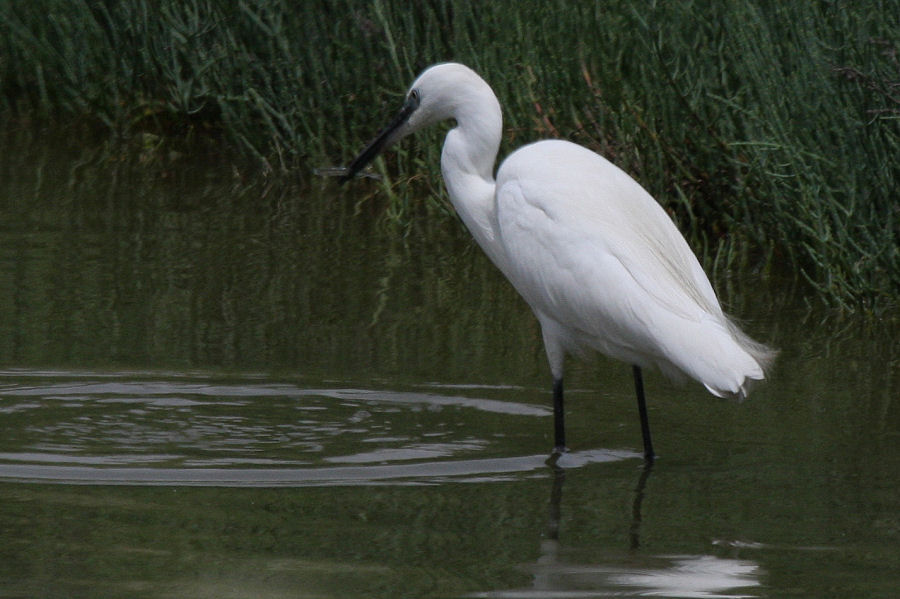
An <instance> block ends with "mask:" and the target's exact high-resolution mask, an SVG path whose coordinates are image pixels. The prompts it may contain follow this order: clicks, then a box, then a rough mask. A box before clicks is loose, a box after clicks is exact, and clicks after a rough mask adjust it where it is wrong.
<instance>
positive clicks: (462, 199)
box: [441, 94, 502, 266]
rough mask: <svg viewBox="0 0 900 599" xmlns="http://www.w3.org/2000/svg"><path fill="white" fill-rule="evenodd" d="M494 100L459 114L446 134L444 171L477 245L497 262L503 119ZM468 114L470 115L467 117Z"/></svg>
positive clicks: (456, 203) (452, 195)
mask: <svg viewBox="0 0 900 599" xmlns="http://www.w3.org/2000/svg"><path fill="white" fill-rule="evenodd" d="M490 99H491V100H493V102H486V103H485V104H483V105H482V106H481V110H480V111H479V112H478V114H477V116H475V117H473V116H471V115H465V114H463V115H457V117H456V121H457V126H456V127H455V128H454V129H451V130H450V131H449V132H448V133H447V138H446V140H445V141H444V149H443V151H442V153H441V172H442V174H443V176H444V183H445V184H446V185H447V192H448V193H449V194H450V201H451V202H453V207H454V208H455V209H456V212H457V213H458V214H459V216H460V218H461V219H462V221H463V223H465V225H466V227H467V228H468V229H469V231H470V232H471V233H472V236H473V237H475V240H476V241H477V242H478V245H480V246H481V247H482V249H483V250H484V251H485V252H486V253H487V254H488V256H489V257H490V258H491V260H493V261H494V263H495V264H497V265H498V266H500V263H499V262H498V260H502V257H501V256H499V255H496V254H497V252H498V249H497V248H496V244H495V243H494V238H495V223H496V218H495V214H494V206H495V204H494V192H495V190H496V183H495V181H494V174H493V171H494V162H495V161H496V159H497V150H498V148H499V147H500V135H501V131H502V121H501V116H500V105H499V103H497V100H496V98H495V97H493V94H491V98H490ZM467 117H468V118H467Z"/></svg>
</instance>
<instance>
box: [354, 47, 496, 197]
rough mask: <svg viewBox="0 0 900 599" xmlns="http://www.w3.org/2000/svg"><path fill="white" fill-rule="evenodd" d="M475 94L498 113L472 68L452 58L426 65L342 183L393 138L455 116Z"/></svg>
mask: <svg viewBox="0 0 900 599" xmlns="http://www.w3.org/2000/svg"><path fill="white" fill-rule="evenodd" d="M477 97H480V98H482V99H488V100H489V101H491V102H493V104H494V105H496V112H497V113H498V114H499V110H500V107H499V104H497V99H496V97H495V96H494V92H493V91H491V88H490V86H488V84H487V83H485V81H484V80H483V79H482V78H481V77H479V76H478V74H477V73H475V71H473V70H472V69H470V68H469V67H467V66H465V65H461V64H457V63H452V62H448V63H441V64H437V65H434V66H432V67H429V68H428V69H426V70H425V71H424V72H423V73H422V74H421V75H419V77H418V78H417V79H416V80H415V81H414V82H413V84H412V85H411V86H410V88H409V91H408V92H407V94H406V100H405V101H404V102H403V106H402V107H401V109H400V112H398V113H397V115H396V116H395V117H394V119H393V120H392V121H391V122H390V123H389V124H388V125H387V126H386V127H385V128H384V129H382V130H381V132H380V133H379V134H378V135H377V136H376V138H375V139H374V140H373V141H372V142H371V143H370V144H369V145H368V146H366V148H365V149H364V150H363V151H362V152H360V153H359V155H358V156H357V157H356V158H354V159H353V162H351V163H350V166H348V167H347V172H346V173H344V175H343V176H342V177H341V183H344V182H346V181H349V180H350V179H352V178H353V177H354V176H355V175H356V174H357V173H358V172H359V171H361V170H362V169H363V168H365V167H366V165H368V164H369V163H370V162H372V161H373V160H374V159H375V157H376V156H378V154H379V153H381V151H382V150H384V149H386V148H387V147H388V146H390V145H391V144H393V143H394V142H396V141H398V140H400V139H402V138H403V137H406V136H407V135H409V134H411V133H414V132H416V131H418V130H419V129H422V128H425V127H427V126H429V125H433V124H435V123H437V122H439V121H442V120H445V119H451V118H457V115H458V111H459V110H460V107H462V106H466V105H471V104H472V101H473V99H475V98H477ZM482 101H483V100H482Z"/></svg>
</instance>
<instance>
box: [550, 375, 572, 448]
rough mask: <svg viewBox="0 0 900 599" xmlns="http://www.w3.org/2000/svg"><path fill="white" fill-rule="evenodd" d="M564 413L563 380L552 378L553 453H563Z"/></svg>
mask: <svg viewBox="0 0 900 599" xmlns="http://www.w3.org/2000/svg"><path fill="white" fill-rule="evenodd" d="M565 421H566V415H565V414H564V413H563V382H562V379H553V445H554V447H553V453H565V452H567V451H568V449H567V448H566V422H565Z"/></svg>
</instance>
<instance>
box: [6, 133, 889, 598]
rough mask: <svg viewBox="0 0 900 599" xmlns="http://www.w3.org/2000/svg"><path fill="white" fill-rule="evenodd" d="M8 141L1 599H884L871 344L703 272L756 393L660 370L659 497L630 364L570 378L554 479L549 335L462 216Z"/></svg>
mask: <svg viewBox="0 0 900 599" xmlns="http://www.w3.org/2000/svg"><path fill="white" fill-rule="evenodd" d="M13 142H15V143H13ZM7 146H8V147H15V149H16V151H15V152H7V153H6V155H5V156H4V157H3V158H2V159H0V431H2V433H0V597H217V598H221V597H225V598H228V597H255V598H261V597H551V598H552V597H557V598H582V597H589V598H590V597H610V596H617V597H619V596H635V597H636V596H658V597H862V598H865V597H895V596H898V592H900V459H898V456H900V453H898V448H900V434H898V433H900V409H898V402H897V401H896V400H897V396H898V392H900V390H898V382H897V377H898V372H900V367H898V361H900V343H898V340H897V339H898V330H897V327H896V324H895V323H892V322H891V321H890V320H889V319H888V320H884V321H876V322H873V321H870V320H868V321H867V320H864V319H862V318H852V317H839V316H838V315H835V314H832V313H829V312H827V311H825V310H823V309H820V308H810V307H807V304H810V305H813V306H815V305H817V304H816V303H815V301H811V300H810V298H809V297H808V296H805V295H804V294H805V293H808V292H805V291H803V290H802V288H797V286H795V285H793V284H786V283H783V282H780V281H779V280H775V279H773V278H765V279H764V278H760V277H759V276H758V275H756V274H754V273H752V272H735V273H727V272H725V271H724V269H718V270H717V271H716V272H715V276H714V280H715V285H716V287H717V289H719V291H720V295H721V296H722V298H723V300H724V301H725V303H726V304H727V306H728V308H729V310H730V311H732V312H734V313H735V314H737V315H738V316H739V317H741V318H742V319H744V321H745V322H746V326H747V329H748V330H749V331H750V332H751V333H752V334H753V335H754V336H755V337H757V338H759V339H760V340H763V341H766V342H770V343H773V344H774V345H776V346H778V347H779V348H781V350H782V353H781V355H780V356H779V359H778V362H777V365H776V368H775V371H774V372H773V374H772V376H771V378H770V380H768V381H767V382H765V383H764V384H762V385H759V386H758V387H757V388H756V389H755V390H754V393H753V395H752V396H751V398H750V400H748V401H745V402H743V403H736V402H732V401H723V400H719V399H716V398H714V397H712V396H710V395H709V394H707V393H706V392H705V391H704V390H703V388H702V387H700V386H699V385H696V384H688V385H684V386H677V385H673V384H671V383H669V382H667V381H665V380H664V379H662V378H661V377H659V376H658V375H657V374H651V373H648V374H647V375H646V386H647V392H648V402H649V410H650V419H651V423H652V426H653V430H654V434H655V439H654V440H655V443H656V446H657V451H658V452H659V454H660V459H659V460H658V461H657V463H656V464H655V466H654V467H653V468H652V470H646V469H644V467H643V462H642V460H641V459H640V455H639V453H638V452H639V450H640V442H641V441H640V431H639V426H638V420H637V414H636V408H635V406H634V400H633V395H632V394H633V392H632V383H631V380H630V368H628V366H627V365H624V364H620V363H616V362H612V361H608V360H604V359H601V360H599V361H597V362H595V363H590V364H580V363H576V362H572V363H571V364H570V367H569V370H568V374H567V385H568V388H569V389H571V391H570V393H569V397H568V405H567V412H568V424H569V431H568V432H569V435H568V436H569V444H570V447H571V449H572V453H571V454H570V455H568V456H565V458H564V459H563V460H562V461H561V462H560V464H559V467H560V468H557V469H553V468H551V467H549V466H547V465H546V464H545V463H544V460H545V459H546V457H547V455H548V453H549V450H550V448H551V444H552V439H551V433H552V431H551V428H552V423H551V415H550V410H549V373H548V369H547V366H546V364H545V360H544V356H543V350H542V347H541V342H540V331H539V329H538V327H537V324H536V322H535V321H534V318H533V317H532V316H531V314H530V312H529V310H528V308H527V306H525V305H524V303H523V302H522V301H521V300H520V299H518V297H517V296H516V295H515V293H514V291H513V290H512V289H511V288H510V287H509V286H508V284H507V283H506V282H505V281H504V280H503V278H502V276H501V275H500V274H499V273H498V272H497V271H496V270H495V269H494V268H493V267H492V266H491V265H490V263H489V262H488V261H487V260H486V259H485V258H484V257H483V256H482V255H481V253H480V251H479V250H478V248H477V247H475V246H474V244H473V242H472V241H471V240H470V238H469V237H468V235H467V234H466V232H465V231H464V230H463V229H462V226H461V225H460V224H459V223H458V222H457V221H456V220H455V219H454V218H452V217H450V216H443V217H430V218H429V217H426V216H424V211H422V212H423V214H422V215H420V216H421V218H416V219H414V220H413V223H412V224H411V225H409V226H401V225H394V224H391V223H390V222H389V221H387V220H385V219H384V218H383V217H381V212H382V211H383V209H384V208H383V206H384V202H383V199H381V198H380V197H378V196H374V197H373V195H372V194H373V193H374V191H375V189H376V185H377V184H376V183H374V182H371V181H361V182H355V183H354V185H351V186H349V187H348V188H338V187H336V186H335V185H333V181H330V180H305V179H304V180H302V181H297V182H283V181H282V182H273V181H271V180H269V181H267V180H263V179H255V178H254V179H248V178H247V177H246V175H245V176H241V175H238V174H235V172H234V171H233V170H231V169H229V168H224V167H222V166H221V165H219V164H216V162H215V160H207V159H202V158H194V157H184V156H177V155H172V156H166V155H160V154H158V153H153V154H149V155H146V156H141V157H137V158H133V159H123V158H118V159H117V158H116V157H115V156H114V155H111V154H110V153H108V152H103V151H99V150H98V151H97V152H96V153H94V154H89V155H85V154H84V153H83V151H75V150H69V149H67V148H66V146H65V144H55V145H50V146H49V147H48V146H47V145H44V144H38V143H34V142H29V141H28V140H25V141H22V140H21V139H18V138H16V139H15V140H12V141H10V140H7ZM414 212H416V210H415V209H414Z"/></svg>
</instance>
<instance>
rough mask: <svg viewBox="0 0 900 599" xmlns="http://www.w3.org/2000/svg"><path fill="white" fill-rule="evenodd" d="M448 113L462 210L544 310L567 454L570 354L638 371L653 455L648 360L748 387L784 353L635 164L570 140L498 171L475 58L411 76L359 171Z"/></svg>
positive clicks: (454, 188)
mask: <svg viewBox="0 0 900 599" xmlns="http://www.w3.org/2000/svg"><path fill="white" fill-rule="evenodd" d="M445 119H454V120H455V121H456V126H455V127H454V128H453V129H451V130H450V131H449V132H448V133H447V137H446V139H445V141H444V147H443V151H442V153H441V172H442V174H443V176H444V182H445V184H446V185H447V191H448V192H449V195H450V200H451V202H452V203H453V206H454V208H455V209H456V211H457V212H458V213H459V216H460V217H461V219H462V221H463V223H465V225H466V227H467V228H468V229H469V231H470V232H471V233H472V235H473V236H474V237H475V240H476V241H477V242H478V244H479V245H480V246H481V248H482V249H483V250H484V251H485V253H487V255H488V256H489V257H490V259H491V260H492V261H493V263H494V264H495V265H496V266H497V267H498V268H499V269H500V270H501V271H502V272H503V274H504V275H506V278H507V279H509V281H510V283H512V285H513V286H514V287H515V288H516V290H517V291H518V292H519V293H520V294H521V295H522V297H523V298H524V299H525V301H526V302H527V303H528V304H529V306H531V309H532V310H533V312H534V314H535V316H536V317H537V319H538V321H540V325H541V332H542V335H543V339H544V348H545V350H546V353H547V359H548V360H549V362H550V371H551V373H552V375H553V412H554V437H555V439H554V441H555V447H554V451H555V452H556V453H561V452H564V451H566V441H565V424H564V415H563V362H564V358H565V356H566V354H576V355H583V354H585V353H587V352H591V351H597V352H600V353H602V354H605V355H607V356H610V357H613V358H617V359H619V360H623V361H625V362H628V363H630V364H631V365H632V366H633V375H634V382H635V391H636V393H637V400H638V408H639V412H640V419H641V429H642V434H643V441H644V456H645V458H646V459H647V460H648V461H652V460H653V458H654V455H655V454H654V451H653V444H652V441H651V436H650V427H649V424H648V420H647V410H646V403H645V400H644V390H643V382H642V373H641V369H642V368H645V367H651V366H656V367H657V368H659V369H660V370H661V371H662V372H663V373H664V374H666V375H668V376H669V377H672V378H676V379H677V378H683V376H684V375H687V376H688V377H690V378H693V379H695V380H697V381H699V382H700V383H702V384H703V385H704V386H705V387H706V388H707V389H708V390H709V391H710V393H712V394H713V395H716V396H719V397H725V396H733V395H738V396H745V395H746V393H747V388H748V383H749V382H750V381H753V380H761V379H763V378H765V370H766V367H767V366H768V365H769V363H770V362H771V360H772V359H773V357H774V352H773V351H772V350H770V349H769V348H767V347H766V346H764V345H762V344H759V343H756V342H755V341H753V340H752V339H750V338H749V337H748V336H747V335H745V334H744V333H743V332H741V330H740V329H739V328H738V327H737V326H736V325H735V324H734V323H733V322H732V321H731V320H730V319H729V318H728V317H727V316H726V315H725V314H724V313H723V312H722V308H721V306H720V305H719V301H718V299H717V297H716V294H715V292H714V291H713V288H712V286H711V285H710V282H709V279H708V278H707V277H706V274H705V273H704V272H703V269H702V267H701V266H700V263H699V261H698V260H697V258H696V256H694V254H693V252H692V251H691V249H690V248H689V247H688V244H687V242H686V241H685V239H684V237H682V235H681V234H680V233H679V231H678V229H677V228H676V227H675V225H674V223H673V222H672V220H671V219H670V218H669V216H668V215H667V214H666V213H665V211H664V210H663V209H662V207H661V206H660V205H659V204H658V203H657V202H656V201H655V200H654V199H653V198H652V197H651V196H650V194H649V193H647V192H646V191H645V190H644V189H643V188H642V187H641V186H640V185H639V184H638V183H637V182H635V181H634V179H632V178H631V177H630V176H628V175H627V174H626V173H625V172H624V171H622V170H620V169H619V168H618V167H616V166H615V165H613V164H612V163H611V162H609V161H608V160H606V159H605V158H603V157H601V156H599V155H598V154H596V153H594V152H592V151H590V150H588V149H586V148H584V147H581V146H579V145H576V144H574V143H571V142H568V141H563V140H546V141H539V142H536V143H533V144H530V145H527V146H525V147H522V148H520V149H518V150H517V151H515V152H513V153H512V154H510V156H509V157H508V158H507V159H506V160H505V161H504V162H503V163H502V164H501V166H500V168H499V169H498V170H497V175H496V178H495V177H494V174H493V168H494V162H495V160H496V157H497V150H498V148H499V146H500V137H501V133H502V117H501V112H500V103H499V102H498V100H497V97H496V95H494V92H493V90H491V88H490V86H489V85H488V84H487V83H486V82H485V81H484V80H483V79H482V78H481V77H479V76H478V74H476V73H475V72H474V71H472V70H471V69H469V68H468V67H466V66H464V65H461V64H455V63H443V64H438V65H435V66H432V67H430V68H428V69H427V70H425V71H424V72H423V73H422V74H421V75H420V76H419V78H418V79H416V80H415V82H414V83H413V84H412V87H411V88H410V90H409V93H408V94H407V96H406V101H405V102H404V104H403V108H402V110H401V111H400V113H399V114H398V115H397V116H396V118H395V119H394V120H393V121H392V122H391V123H390V124H389V125H388V126H387V127H386V128H385V129H384V130H383V131H382V132H381V133H380V134H379V135H378V136H377V138H376V139H375V140H374V141H373V142H372V143H371V144H370V145H369V146H368V147H366V149H364V150H363V151H362V152H361V153H360V154H359V156H358V157H357V158H356V159H355V160H354V161H353V162H352V163H351V164H350V166H349V167H347V169H346V171H345V172H344V175H343V177H342V182H345V181H347V180H349V179H351V178H352V177H354V176H355V175H356V174H357V173H358V172H359V171H360V170H361V169H362V168H363V167H365V166H366V165H367V164H368V163H369V162H371V161H372V160H373V159H374V158H375V156H376V155H377V154H378V153H379V152H380V151H381V150H383V149H384V148H386V147H387V146H388V145H390V144H391V143H393V142H395V141H397V140H398V139H400V138H402V137H404V136H406V135H409V134H410V133H413V132H415V131H417V130H419V129H421V128H423V127H426V126H428V125H431V124H434V123H436V122H438V121H442V120H445Z"/></svg>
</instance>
